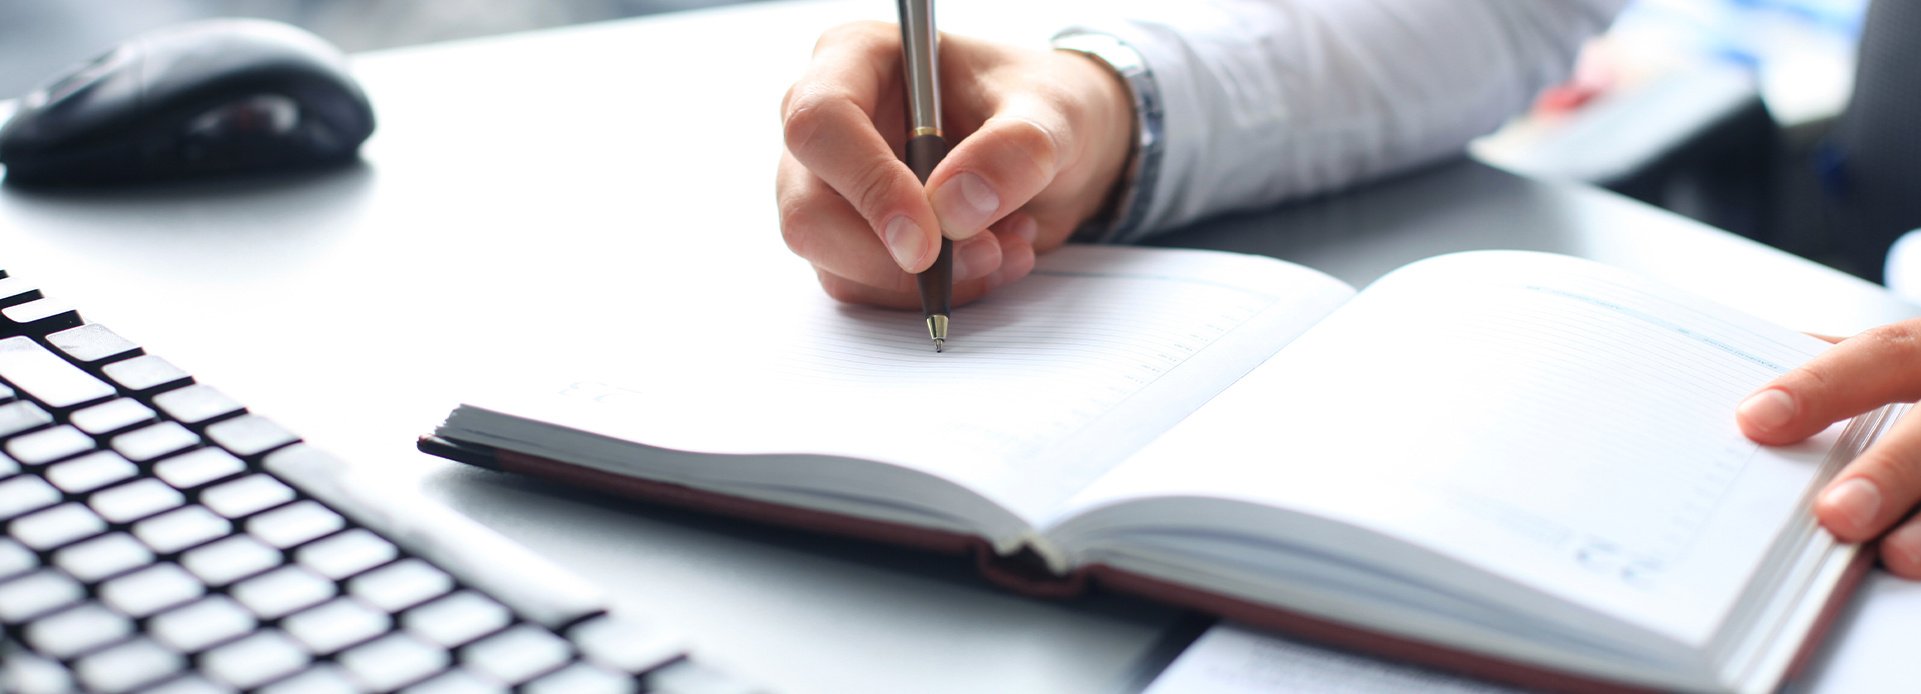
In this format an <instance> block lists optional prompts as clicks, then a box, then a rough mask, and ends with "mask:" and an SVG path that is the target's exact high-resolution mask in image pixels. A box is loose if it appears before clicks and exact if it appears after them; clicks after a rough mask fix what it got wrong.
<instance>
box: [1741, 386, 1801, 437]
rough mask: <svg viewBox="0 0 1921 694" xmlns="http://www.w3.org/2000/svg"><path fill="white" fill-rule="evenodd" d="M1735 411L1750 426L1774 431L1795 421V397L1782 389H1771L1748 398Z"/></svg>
mask: <svg viewBox="0 0 1921 694" xmlns="http://www.w3.org/2000/svg"><path fill="white" fill-rule="evenodd" d="M1734 411H1735V414H1737V415H1739V416H1740V417H1741V418H1742V419H1744V420H1747V422H1748V423H1749V424H1752V425H1754V426H1756V427H1760V428H1761V429H1763V430H1766V431H1774V430H1776V429H1779V428H1781V427H1784V426H1787V424H1788V420H1791V419H1794V397H1793V396H1791V395H1788V392H1787V391H1785V390H1781V389H1780V388H1769V389H1767V390H1764V391H1761V392H1759V393H1755V394H1753V395H1750V396H1748V399H1746V400H1743V401H1741V406H1740V407H1737V408H1735V410H1734Z"/></svg>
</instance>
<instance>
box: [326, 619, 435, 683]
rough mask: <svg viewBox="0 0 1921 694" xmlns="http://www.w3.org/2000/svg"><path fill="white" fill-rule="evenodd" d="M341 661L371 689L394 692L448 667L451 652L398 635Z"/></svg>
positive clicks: (346, 655)
mask: <svg viewBox="0 0 1921 694" xmlns="http://www.w3.org/2000/svg"><path fill="white" fill-rule="evenodd" d="M337 660H338V661H339V663H340V664H341V666H342V667H345V668H347V672H348V673H351V674H352V675H353V676H354V679H356V680H359V681H360V683H361V684H362V685H364V686H365V687H367V688H368V689H378V690H392V689H399V688H401V687H404V686H407V685H408V684H411V683H413V682H416V681H418V680H420V679H422V678H425V677H427V676H428V675H432V674H434V673H436V672H439V671H440V670H441V668H444V667H446V665H447V651H445V650H442V649H439V648H435V647H433V646H430V645H428V644H426V643H424V642H422V641H420V640H419V639H416V638H414V637H412V636H408V635H406V634H402V633H396V634H389V635H387V636H385V637H382V638H380V639H379V640H376V641H374V642H372V643H368V644H364V645H361V646H356V647H354V648H352V649H350V650H348V651H347V652H345V653H342V654H340V657H339V658H338V659H337Z"/></svg>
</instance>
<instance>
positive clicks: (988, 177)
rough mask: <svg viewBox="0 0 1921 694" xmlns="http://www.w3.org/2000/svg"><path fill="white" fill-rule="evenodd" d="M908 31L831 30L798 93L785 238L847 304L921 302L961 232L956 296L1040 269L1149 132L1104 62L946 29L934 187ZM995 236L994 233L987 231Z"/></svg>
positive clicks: (784, 176) (780, 186)
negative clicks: (910, 74)
mask: <svg viewBox="0 0 1921 694" xmlns="http://www.w3.org/2000/svg"><path fill="white" fill-rule="evenodd" d="M903 69H904V65H903V61H902V51H901V28H900V26H899V25H897V24H893V23H887V22H862V23H856V24H850V25H846V26H842V27H839V28H836V29H834V30H831V31H829V32H828V33H827V34H826V35H824V36H822V37H821V39H820V42H819V44H818V45H817V46H816V49H815V52H814V58H813V62H812V63H811V64H810V65H809V67H808V69H807V71H806V73H805V74H804V75H803V76H802V77H801V78H800V80H799V81H797V82H796V83H795V84H794V86H793V87H792V88H791V89H789V90H788V92H787V96H786V99H785V100H784V101H783V103H782V110H781V113H782V120H783V123H784V127H785V136H786V144H787V147H786V151H785V152H784V153H783V154H782V156H781V162H780V173H779V177H778V179H777V182H776V192H777V194H778V198H779V204H780V214H781V217H780V220H781V233H782V235H783V236H784V237H785V239H786V241H787V245H788V247H789V248H791V249H793V250H794V252H795V253H796V254H799V255H800V256H802V257H804V258H806V259H807V260H808V261H809V262H810V263H812V264H813V265H814V268H815V270H816V272H817V274H818V275H819V277H820V282H821V287H822V288H823V289H824V290H826V291H827V293H828V294H829V295H831V296H833V297H834V298H836V299H839V300H842V301H847V302H855V303H865V304H875V305H881V306H890V307H896V308H916V307H920V306H921V300H920V292H919V287H918V283H917V281H916V276H915V275H914V274H913V273H917V272H920V271H923V270H925V269H927V268H928V267H930V266H932V265H933V263H934V259H935V256H936V254H937V253H938V252H939V247H940V240H941V239H942V238H943V237H944V238H947V239H951V240H952V241H953V254H954V255H953V268H952V269H953V291H952V294H951V298H952V302H953V304H954V305H957V306H958V305H962V304H966V303H967V302H970V301H973V300H975V299H978V298H980V297H981V296H983V295H984V294H986V293H988V292H990V291H992V290H993V288H995V287H998V286H1001V285H1004V284H1006V283H1009V282H1012V281H1015V280H1018V279H1020V278H1022V277H1025V276H1026V275H1027V273H1028V272H1030V271H1031V270H1032V269H1033V266H1034V254H1035V253H1036V252H1037V251H1038V252H1045V251H1047V250H1051V249H1053V248H1055V247H1058V246H1060V245H1061V244H1062V243H1064V242H1066V240H1067V237H1068V235H1069V234H1071V233H1072V232H1073V231H1074V230H1075V229H1076V228H1078V227H1080V226H1081V224H1082V223H1084V222H1085V221H1087V220H1088V219H1089V218H1091V217H1093V216H1094V215H1095V214H1097V213H1099V212H1100V211H1101V210H1102V209H1103V206H1104V205H1105V203H1106V202H1107V198H1108V196H1109V193H1110V192H1111V191H1112V189H1113V188H1114V186H1115V183H1116V181H1118V180H1119V178H1120V176H1121V171H1122V168H1123V167H1124V166H1125V164H1126V159H1127V154H1128V149H1129V147H1130V144H1131V143H1132V141H1133V139H1132V138H1133V112H1132V105H1131V102H1130V99H1129V97H1128V94H1127V91H1126V87H1125V86H1124V85H1123V84H1122V83H1121V81H1120V79H1119V78H1118V77H1115V76H1114V75H1112V74H1110V73H1109V72H1108V71H1107V69H1106V68H1105V67H1102V66H1100V65H1098V64H1096V63H1095V62H1094V61H1093V60H1092V59H1090V58H1088V57H1086V56H1082V55H1078V54H1073V53H1067V52H1059V51H1052V50H1048V49H1046V48H1043V47H1035V48H1019V47H1013V46H1008V45H1003V44H995V43H989V42H984V41H979V40H974V39H969V38H967V37H964V36H955V35H952V34H947V35H943V36H942V37H941V40H940V65H939V70H940V72H939V76H940V80H941V88H942V92H941V93H942V104H941V113H942V115H943V116H944V118H943V122H942V126H943V127H942V131H943V132H942V134H943V135H944V136H945V139H946V141H947V143H948V144H949V145H950V147H951V150H950V152H949V153H948V155H947V157H946V158H945V159H944V160H942V161H941V163H940V164H939V165H938V166H936V167H934V169H933V171H931V172H929V173H928V176H927V180H926V182H925V184H924V185H923V183H922V182H921V181H920V179H919V178H917V177H916V176H915V173H914V171H913V170H912V169H910V168H909V167H908V165H907V164H906V162H904V161H903V157H904V156H905V155H906V145H907V140H908V135H909V130H908V128H907V127H906V124H907V114H906V109H907V96H906V80H905V78H904V74H903ZM983 232H985V233H983Z"/></svg>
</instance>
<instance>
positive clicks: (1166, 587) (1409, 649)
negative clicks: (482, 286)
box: [419, 436, 1874, 692]
mask: <svg viewBox="0 0 1921 694" xmlns="http://www.w3.org/2000/svg"><path fill="white" fill-rule="evenodd" d="M419 448H420V450H421V451H424V452H426V453H430V454H433V455H437V456H440V457H443V458H447V459H450V460H455V461H458V462H462V463H467V464H470V465H475V466H479V467H484V468H489V469H493V470H500V471H504V472H512V473H518V474H524V475H528V476H531V477H538V478H542V479H547V480H553V481H556V482H560V483H563V484H568V485H571V486H575V487H580V488H583V489H589V490H594V491H600V492H605V493H611V494H615V495H618V496H622V497H626V498H631V499H638V500H642V501H646V502H648V503H656V504H664V505H670V506H676V507H680V508H686V509H692V510H696V511H701V512H705V513H714V514H719V515H725V516H730V517H734V518H743V519H747V520H752V521H757V522H763V523H768V524H772V525H778V526H783V527H793V528H802V529H806V530H812V531H816V532H821V533H828V534H833V535H840V536H845V537H853V538H859V539H863V540H869V541H874V542H882V543H887V544H892V545H899V546H903V547H911V548H915V549H919V550H922V551H931V552H938V553H942V554H952V555H972V556H973V557H974V559H975V563H976V565H977V566H978V567H979V569H980V573H981V575H982V576H983V577H984V578H986V579H987V580H988V581H989V582H991V583H993V584H995V585H997V586H1000V587H1002V588H1006V589H1008V590H1011V591H1014V592H1017V593H1021V594H1024V595H1029V596H1033V597H1039V598H1069V597H1073V596H1076V595H1080V594H1082V593H1085V592H1087V591H1088V590H1090V589H1095V588H1098V589H1104V590H1111V591H1114V592H1119V593H1126V594H1130V595H1137V596H1140V597H1144V598H1148V599H1150V600H1155V601H1157V602H1162V603H1166V604H1169V605H1175V606H1178V607H1185V608H1189V609H1193V610H1199V611H1201V612H1206V613H1209V614H1213V615H1216V616H1219V617H1222V618H1226V619H1232V620H1235V621H1238V622H1243V623H1246V624H1251V625H1254V626H1258V627H1263V628H1268V629H1274V630H1276V631H1280V632H1284V633H1287V634H1290V635H1293V636H1297V637H1300V638H1302V639H1305V640H1309V641H1313V642H1316V643H1320V644H1325V645H1329V646H1334V647H1337V648H1344V649H1348V650H1352V651H1356V652H1362V653H1368V654H1372V655H1376V656H1380V657H1382V658H1385V659H1388V660H1394V661H1399V662H1405V663H1412V664H1416V665H1422V666H1427V667H1431V668H1435V669H1438V670H1447V671H1451V672H1457V673H1460V674H1463V675H1467V676H1470V677H1477V678H1481V679H1486V680H1490V681H1495V682H1502V683H1506V684H1512V685H1517V686H1521V687H1527V688H1530V689H1538V690H1544V691H1555V692H1645V691H1652V690H1649V689H1645V688H1641V687H1636V686H1631V685H1626V684H1622V683H1618V682H1610V681H1606V680H1600V679H1594V678H1591V677H1587V676H1584V675H1573V674H1569V673H1564V672H1559V671H1555V670H1549V669H1545V668H1542V667H1540V666H1537V665H1530V664H1526V663H1518V662H1513V661H1509V660H1504V659H1501V658H1497V657H1494V656H1489V655H1485V654H1481V653H1477V652H1471V651H1464V650H1458V649H1452V648H1449V647H1447V646H1446V645H1443V644H1435V643H1429V642H1424V641H1417V640H1413V639H1409V638H1406V637H1401V636H1395V635H1392V634H1385V633H1381V632H1378V631H1372V630H1368V629H1363V628H1359V627H1354V626H1349V625H1346V624H1341V623H1339V622H1334V621H1329V620H1326V619H1322V618H1320V617H1314V616H1310V615H1305V614H1301V613H1298V612H1293V611H1289V610H1286V609H1283V608H1279V607H1275V606H1272V605H1266V604H1262V603H1255V602H1250V601H1247V600H1244V599H1240V598H1236V597H1231V596H1226V595H1220V594H1217V593H1211V592H1207V591H1204V590H1200V589H1197V588H1193V587H1190V586H1184V585H1180V584H1176V583H1169V582H1167V581H1163V580H1160V579H1157V578H1152V577H1148V576H1142V575H1139V574H1133V573H1129V572H1126V571H1122V570H1119V569H1115V568H1113V567H1110V566H1106V565H1102V564H1096V565H1093V566H1086V567H1081V568H1079V569H1077V570H1075V571H1074V572H1073V573H1070V574H1068V575H1066V576H1061V575H1056V574H1053V573H1051V572H1049V571H1048V570H1046V568H1045V567H1044V566H1042V565H1041V562H1040V560H1039V558H1038V557H1033V556H1023V555H1016V556H1012V557H1008V556H1002V555H999V554H997V553H995V552H994V549H993V547H992V546H991V545H990V544H989V543H988V542H987V541H986V540H985V539H983V538H980V537H976V536H972V535H965V534H961V533H956V532H950V531H945V530H934V529H929V528H920V527H915V526H910V525H902V524H897V523H887V522H884V521H876V520H871V519H867V518H857V517H853V516H846V515H841V514H836V513H828V512H825V511H815V510H811V509H803V508H796V507H792V506H782V505H779V504H773V503H768V502H764V501H756V500H753V499H744V498H741V497H735V496H727V495H724V494H717V493H713V492H707V491H702V490H699V489H694V488H691V487H686V486H682V485H676V484H667V483H663V482H656V481H651V480H645V479H640V478H636V477H629V476H625V475H619V474H615V473H611V472H605V471H602V470H596V469H593V468H589V467H583V466H579V465H572V464H569V463H564V462H560V461H555V460H550V459H546V458H540V457H535V456H529V455H524V454H520V453H515V452H513V451H506V450H499V449H493V448H488V447H486V446H478V445H474V444H471V443H465V442H456V441H451V440H448V439H443V438H440V437H435V436H425V437H421V439H420V442H419ZM1873 556H1874V552H1872V551H1868V550H1863V551H1862V552H1860V553H1859V554H1858V555H1857V556H1856V557H1855V561H1854V563H1853V564H1851V565H1849V567H1848V570H1847V573H1846V574H1845V575H1844V576H1843V577H1842V579H1841V581H1840V584H1839V585H1838V586H1837V587H1836V588H1835V591H1834V593H1833V594H1832V595H1831V596H1830V597H1829V600H1828V603H1827V604H1826V605H1825V606H1824V607H1823V608H1822V611H1821V615H1820V617H1819V618H1818V619H1817V620H1816V622H1815V625H1814V628H1813V629H1811V630H1810V631H1809V635H1808V638H1807V640H1806V641H1804V642H1803V643H1802V644H1801V647H1800V651H1799V652H1798V653H1797V654H1796V656H1795V660H1794V664H1793V665H1792V666H1790V668H1789V671H1788V676H1787V677H1786V678H1784V679H1786V680H1792V679H1794V677H1795V675H1796V674H1797V673H1799V672H1800V671H1802V670H1803V669H1804V668H1805V666H1806V664H1807V662H1808V660H1809V659H1810V658H1811V657H1812V656H1813V655H1814V653H1815V651H1816V649H1817V647H1818V646H1819V644H1820V643H1821V642H1822V640H1823V639H1824V638H1825V637H1826V635H1827V634H1828V632H1829V631H1830V630H1831V628H1832V627H1833V625H1834V621H1835V620H1836V618H1838V617H1839V616H1840V614H1841V611H1842V609H1843V608H1844V607H1846V605H1847V602H1848V599H1849V598H1850V597H1851V596H1852V595H1853V594H1854V591H1855V589H1856V588H1857V587H1858V586H1859V585H1860V584H1861V581H1862V579H1863V578H1865V577H1866V576H1867V572H1868V569H1869V568H1871V567H1872V566H1873V560H1872V559H1873Z"/></svg>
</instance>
